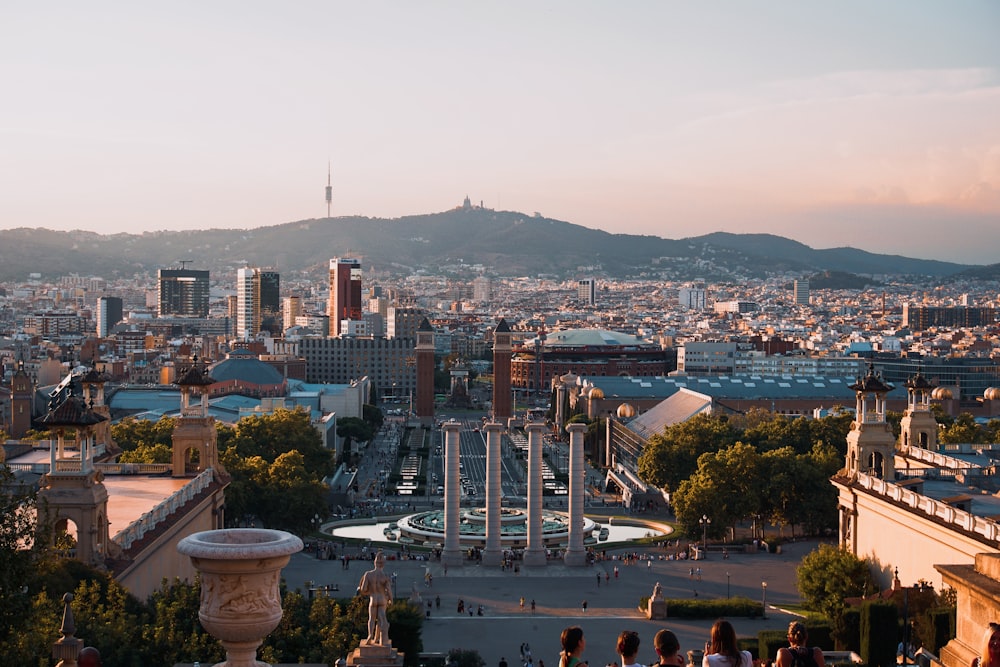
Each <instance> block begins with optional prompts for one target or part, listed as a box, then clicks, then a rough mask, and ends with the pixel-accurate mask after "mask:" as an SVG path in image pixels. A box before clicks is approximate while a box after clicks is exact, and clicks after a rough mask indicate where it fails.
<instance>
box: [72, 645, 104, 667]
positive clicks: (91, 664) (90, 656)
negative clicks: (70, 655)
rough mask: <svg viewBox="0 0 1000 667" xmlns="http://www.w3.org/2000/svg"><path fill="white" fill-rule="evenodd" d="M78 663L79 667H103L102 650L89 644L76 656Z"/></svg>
mask: <svg viewBox="0 0 1000 667" xmlns="http://www.w3.org/2000/svg"><path fill="white" fill-rule="evenodd" d="M76 664H77V665H79V667H101V652H100V651H98V650H97V649H96V648H94V647H93V646H87V647H85V648H83V649H81V650H80V653H79V655H77V656H76Z"/></svg>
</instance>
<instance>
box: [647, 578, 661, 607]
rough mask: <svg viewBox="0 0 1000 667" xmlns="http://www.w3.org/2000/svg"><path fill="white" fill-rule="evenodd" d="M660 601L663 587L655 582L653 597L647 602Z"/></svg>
mask: <svg viewBox="0 0 1000 667" xmlns="http://www.w3.org/2000/svg"><path fill="white" fill-rule="evenodd" d="M662 599H663V586H661V585H660V582H658V581H657V582H656V585H655V586H653V595H652V596H650V598H649V601H650V602H659V601H660V600H662Z"/></svg>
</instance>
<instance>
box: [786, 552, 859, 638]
mask: <svg viewBox="0 0 1000 667" xmlns="http://www.w3.org/2000/svg"><path fill="white" fill-rule="evenodd" d="M796 579H797V585H798V589H799V594H801V595H802V598H803V599H804V600H805V603H806V607H807V608H809V609H812V610H814V611H818V612H821V613H823V614H825V615H826V616H827V617H828V618H830V619H831V620H833V621H834V622H835V623H836V622H837V619H839V617H840V614H841V612H842V610H843V609H844V598H849V597H859V596H862V595H864V593H865V591H866V590H868V589H869V588H870V587H871V572H870V570H869V565H868V563H867V561H864V560H861V559H860V558H858V557H857V556H855V555H854V554H852V553H850V552H849V551H847V550H846V549H841V548H839V547H835V546H833V545H830V544H821V545H819V547H817V548H816V549H814V550H813V551H811V552H809V553H808V554H806V555H805V557H804V558H803V559H802V562H801V563H799V566H798V568H797V569H796Z"/></svg>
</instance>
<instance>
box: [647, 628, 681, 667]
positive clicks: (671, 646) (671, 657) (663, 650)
mask: <svg viewBox="0 0 1000 667" xmlns="http://www.w3.org/2000/svg"><path fill="white" fill-rule="evenodd" d="M653 648H655V649H656V655H658V656H659V657H660V660H661V661H664V662H666V663H668V664H672V663H674V662H677V660H676V658H677V652H678V651H680V650H681V643H680V642H679V641H677V635H675V634H674V633H672V632H671V631H670V630H667V629H663V630H660V631H659V632H657V633H656V636H654V637H653Z"/></svg>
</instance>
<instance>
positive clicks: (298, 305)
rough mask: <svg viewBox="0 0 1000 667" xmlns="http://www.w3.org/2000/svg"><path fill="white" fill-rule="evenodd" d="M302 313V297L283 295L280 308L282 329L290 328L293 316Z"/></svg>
mask: <svg viewBox="0 0 1000 667" xmlns="http://www.w3.org/2000/svg"><path fill="white" fill-rule="evenodd" d="M301 314H302V297H300V296H295V295H293V296H288V297H285V299H284V303H283V307H282V309H281V323H282V328H283V329H291V328H292V327H294V326H295V318H296V317H298V316H299V315H301Z"/></svg>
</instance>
